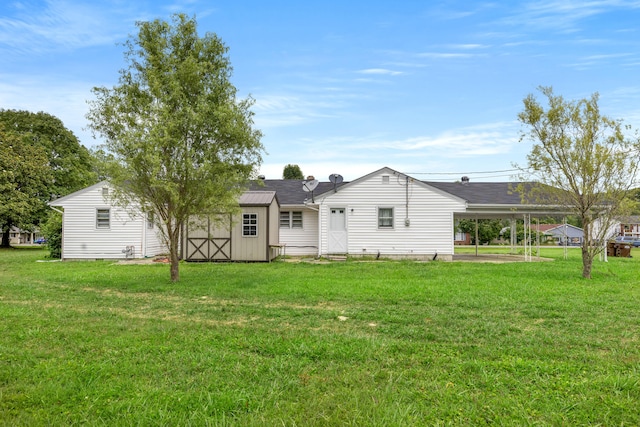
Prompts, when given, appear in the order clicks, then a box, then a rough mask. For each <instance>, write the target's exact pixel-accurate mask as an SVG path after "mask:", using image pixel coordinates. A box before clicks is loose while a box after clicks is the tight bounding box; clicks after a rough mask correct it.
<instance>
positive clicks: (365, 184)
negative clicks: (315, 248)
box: [320, 169, 465, 258]
mask: <svg viewBox="0 0 640 427" xmlns="http://www.w3.org/2000/svg"><path fill="white" fill-rule="evenodd" d="M383 176H387V177H388V181H387V182H384V181H383ZM408 185H409V187H408V191H407V180H406V179H405V177H404V176H401V175H396V174H394V173H393V171H390V170H385V169H383V170H381V171H378V172H377V173H374V174H371V175H369V176H367V177H364V178H363V179H362V180H361V181H358V182H356V181H354V182H353V183H351V185H348V186H344V187H342V188H341V189H340V190H339V191H338V192H337V193H332V194H329V195H327V196H325V197H324V198H322V200H320V222H321V229H322V230H323V232H322V233H321V235H320V253H321V254H322V255H326V254H329V243H328V240H329V236H328V233H329V231H328V230H329V215H330V210H331V208H344V209H345V217H346V218H345V219H346V229H347V253H348V254H349V255H375V256H377V255H378V253H379V254H380V256H388V257H410V258H424V257H432V256H433V255H435V254H436V253H437V254H438V255H439V256H442V257H443V258H447V257H449V258H450V257H451V256H452V255H453V235H454V219H453V215H454V212H463V211H464V210H465V204H464V202H463V201H462V200H460V199H457V198H454V197H450V196H448V195H446V194H444V193H442V192H440V191H438V190H436V189H434V188H431V187H428V186H426V185H424V184H422V183H420V182H418V181H414V180H412V179H409V181H408ZM407 201H408V215H407ZM388 207H391V208H393V211H394V214H393V228H390V229H381V228H379V227H378V208H388ZM406 217H408V219H409V225H408V226H407V225H405V218H406Z"/></svg>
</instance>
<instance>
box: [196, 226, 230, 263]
mask: <svg viewBox="0 0 640 427" xmlns="http://www.w3.org/2000/svg"><path fill="white" fill-rule="evenodd" d="M186 260H187V261H230V260H231V217H229V216H228V215H223V216H222V217H218V218H217V220H216V218H212V217H206V218H202V219H200V220H198V221H195V222H192V223H191V224H189V226H188V227H187V236H186Z"/></svg>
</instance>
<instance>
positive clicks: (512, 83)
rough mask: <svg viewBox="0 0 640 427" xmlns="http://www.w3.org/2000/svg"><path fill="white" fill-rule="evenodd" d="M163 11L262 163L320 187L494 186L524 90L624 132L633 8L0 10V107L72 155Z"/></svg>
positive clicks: (639, 31) (59, 2) (240, 5)
mask: <svg viewBox="0 0 640 427" xmlns="http://www.w3.org/2000/svg"><path fill="white" fill-rule="evenodd" d="M175 12H184V13H186V14H188V15H190V16H194V15H195V17H196V20H197V22H198V26H199V30H200V32H201V33H205V32H214V33H216V34H217V35H218V36H219V37H221V38H222V40H223V41H224V42H225V44H226V45H227V46H228V47H229V49H230V51H229V56H230V59H231V63H232V65H233V68H234V73H233V77H232V82H233V83H234V85H235V86H236V87H237V88H238V90H239V95H240V96H241V97H246V96H248V95H251V96H252V97H253V98H255V100H256V103H255V105H254V107H253V111H254V112H255V113H256V116H255V123H256V127H257V128H259V129H261V130H262V131H263V133H264V138H263V140H262V142H263V144H264V146H265V149H266V151H267V154H266V155H265V156H264V161H263V164H262V167H261V171H260V172H261V173H262V174H264V175H266V177H267V178H280V177H281V175H282V169H283V167H284V165H286V164H287V163H294V164H298V165H300V167H301V168H302V171H303V172H304V173H305V174H307V175H314V176H315V177H316V178H319V179H321V180H327V177H328V176H329V174H331V173H340V174H342V175H343V176H344V177H345V179H346V180H353V179H355V178H358V177H359V176H362V175H364V174H367V173H369V172H372V171H374V170H377V169H379V168H381V167H383V166H389V167H391V168H394V169H396V170H398V171H401V172H405V173H410V174H413V175H414V176H415V177H417V178H420V179H424V180H442V181H454V180H457V179H459V178H460V176H461V175H468V176H470V177H471V179H472V180H478V181H480V180H482V181H506V180H509V179H510V178H511V172H509V170H511V169H513V166H512V165H513V163H518V164H520V165H524V164H526V155H527V153H528V152H529V151H530V149H531V142H529V141H522V142H520V140H519V139H520V138H519V135H520V131H521V129H522V128H521V127H520V125H519V124H518V122H517V114H518V112H520V111H521V110H522V100H523V98H524V97H525V96H526V95H527V94H529V93H534V92H536V88H537V87H538V86H540V85H543V86H553V88H554V91H555V92H556V94H561V95H563V96H564V97H565V98H568V99H579V98H585V97H589V96H590V95H591V94H592V93H593V92H599V93H600V102H601V110H602V112H603V113H605V114H607V115H609V116H611V117H613V118H619V119H624V122H625V123H627V124H629V125H631V126H632V127H634V128H640V102H639V100H640V26H639V25H638V23H639V22H640V1H624V0H592V1H589V0H585V1H570V0H567V1H554V0H542V1H474V2H470V1H456V0H442V1H438V0H435V1H413V0H403V1H391V0H388V1H378V0H366V1H360V0H352V1H348V0H340V1H334V0H324V1H321V2H320V1H313V0H310V1H258V0H244V1H234V0H224V1H215V0H202V1H199V0H177V1H172V0H154V1H125V0H113V1H100V0H87V1H81V0H50V1H30V0H24V1H22V0H15V1H14V0H6V1H4V2H2V3H1V4H0V57H1V58H2V60H1V62H0V64H1V65H0V108H6V109H25V110H30V111H45V112H47V113H50V114H53V115H55V116H57V117H59V118H60V119H61V120H62V121H63V122H64V124H65V125H66V126H67V127H68V128H69V129H71V130H72V131H73V132H74V133H75V134H76V136H78V138H79V139H80V141H81V142H82V144H84V145H85V146H87V147H94V146H95V145H96V144H97V143H98V142H99V141H96V140H94V139H93V138H92V137H91V134H90V133H89V132H88V131H87V130H86V119H85V114H86V112H87V100H90V99H92V93H91V88H92V87H94V86H108V87H110V86H112V85H114V84H115V83H116V82H117V79H118V70H119V69H121V68H122V67H123V66H124V65H125V63H124V60H123V52H124V49H123V47H122V46H121V43H122V42H124V41H125V40H127V38H128V37H129V36H130V35H135V34H136V27H135V22H136V21H141V20H142V21H144V20H153V19H156V18H161V19H165V20H168V19H169V18H170V15H171V14H172V13H175Z"/></svg>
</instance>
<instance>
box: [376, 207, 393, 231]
mask: <svg viewBox="0 0 640 427" xmlns="http://www.w3.org/2000/svg"><path fill="white" fill-rule="evenodd" d="M378 228H393V208H378Z"/></svg>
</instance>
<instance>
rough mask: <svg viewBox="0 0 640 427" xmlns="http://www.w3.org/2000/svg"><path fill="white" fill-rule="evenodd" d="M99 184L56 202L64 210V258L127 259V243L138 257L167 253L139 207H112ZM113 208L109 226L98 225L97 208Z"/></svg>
mask: <svg viewBox="0 0 640 427" xmlns="http://www.w3.org/2000/svg"><path fill="white" fill-rule="evenodd" d="M105 186H106V184H96V185H94V186H91V187H88V188H86V189H85V190H81V191H79V192H77V193H74V194H72V195H70V196H67V197H65V198H64V199H63V200H61V201H59V202H57V203H52V205H54V206H60V207H62V208H63V209H64V215H63V225H62V226H63V230H64V232H63V243H62V259H64V260H71V259H123V258H126V257H127V255H126V254H125V253H124V252H123V251H124V250H125V248H126V247H127V246H133V248H134V253H133V256H134V257H135V258H142V257H145V256H155V255H159V254H161V253H166V250H165V249H164V245H162V244H161V242H160V239H159V236H158V234H157V230H155V229H146V220H145V218H144V216H143V215H142V214H141V213H140V212H139V210H137V209H135V207H132V208H131V210H126V209H124V208H121V207H118V206H112V205H110V203H109V202H108V201H107V200H105V198H104V197H103V195H102V188H103V187H105ZM97 209H109V213H110V219H109V228H98V227H96V210H97Z"/></svg>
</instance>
